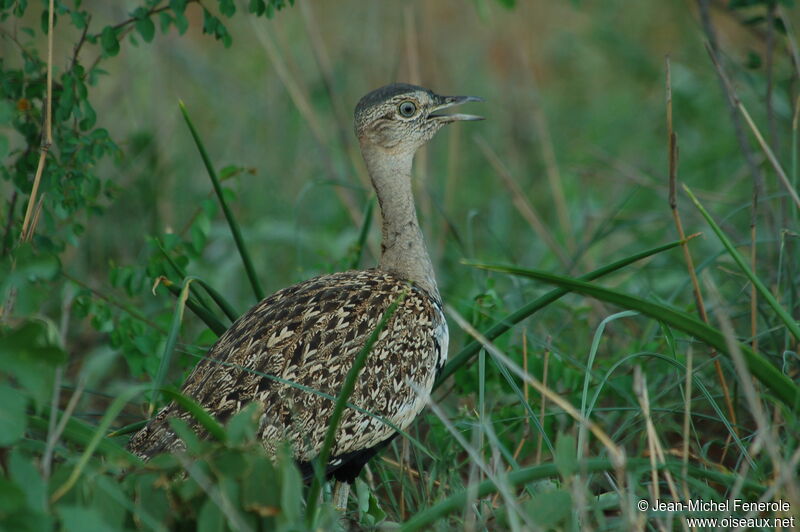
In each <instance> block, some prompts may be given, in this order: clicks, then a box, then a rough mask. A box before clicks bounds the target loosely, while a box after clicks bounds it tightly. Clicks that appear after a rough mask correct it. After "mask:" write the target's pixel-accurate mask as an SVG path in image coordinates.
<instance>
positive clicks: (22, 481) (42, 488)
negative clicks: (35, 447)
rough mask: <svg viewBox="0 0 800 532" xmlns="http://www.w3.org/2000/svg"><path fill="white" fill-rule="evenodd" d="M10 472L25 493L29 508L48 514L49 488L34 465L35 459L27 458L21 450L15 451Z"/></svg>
mask: <svg viewBox="0 0 800 532" xmlns="http://www.w3.org/2000/svg"><path fill="white" fill-rule="evenodd" d="M8 472H9V476H10V477H11V479H12V480H13V481H14V482H16V483H17V485H18V486H19V487H20V489H21V490H22V491H23V492H24V493H25V500H26V503H27V506H28V508H29V509H31V510H34V511H38V512H43V513H44V512H47V486H46V485H45V482H44V479H42V476H41V475H40V474H39V470H38V469H37V468H36V466H35V465H34V464H33V459H32V458H30V457H28V456H25V455H24V454H23V453H22V451H20V450H19V449H13V450H12V451H11V459H10V460H9V462H8Z"/></svg>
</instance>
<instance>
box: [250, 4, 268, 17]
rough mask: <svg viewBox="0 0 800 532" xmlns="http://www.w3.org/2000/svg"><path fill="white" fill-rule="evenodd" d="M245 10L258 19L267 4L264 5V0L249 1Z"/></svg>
mask: <svg viewBox="0 0 800 532" xmlns="http://www.w3.org/2000/svg"><path fill="white" fill-rule="evenodd" d="M247 10H248V11H249V12H250V13H255V14H256V16H257V17H260V16H261V15H263V14H264V13H265V12H266V10H267V4H265V3H264V0H250V3H249V4H248V6H247Z"/></svg>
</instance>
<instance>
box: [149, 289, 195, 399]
mask: <svg viewBox="0 0 800 532" xmlns="http://www.w3.org/2000/svg"><path fill="white" fill-rule="evenodd" d="M191 284H192V280H191V279H188V280H186V281H185V282H184V283H183V287H182V288H181V291H180V294H179V295H178V300H177V301H176V302H175V310H174V311H173V313H172V323H171V324H170V326H169V333H168V334H167V341H166V343H165V344H164V352H163V353H162V355H161V363H160V364H159V365H158V373H156V378H155V380H154V381H153V383H152V385H151V392H152V393H151V395H150V413H152V412H153V410H154V409H155V405H156V399H157V398H158V395H157V393H156V392H157V391H158V390H160V389H161V388H163V386H164V381H165V380H166V378H167V372H169V368H170V366H171V365H172V356H173V355H174V353H175V344H176V343H177V342H178V335H179V334H180V332H181V323H182V322H183V310H184V308H185V305H186V299H187V298H188V297H189V287H190V286H191Z"/></svg>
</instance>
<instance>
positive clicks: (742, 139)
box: [697, 0, 764, 190]
mask: <svg viewBox="0 0 800 532" xmlns="http://www.w3.org/2000/svg"><path fill="white" fill-rule="evenodd" d="M697 5H698V8H699V10H700V21H701V23H702V26H703V32H704V33H705V35H706V39H707V40H708V43H707V48H709V49H710V50H711V58H712V61H714V64H715V66H716V67H717V79H718V81H719V84H720V88H721V89H722V93H723V94H724V95H725V102H726V103H727V105H728V113H729V114H730V117H731V123H732V124H733V131H734V134H735V135H736V141H737V142H738V144H739V149H740V150H741V152H742V153H743V154H744V158H745V161H746V163H747V167H748V168H749V169H750V173H751V174H752V176H753V179H754V185H753V186H756V187H758V188H759V190H760V189H761V188H762V187H763V183H764V173H763V172H762V171H761V168H760V167H759V166H758V162H757V161H756V158H755V155H754V154H753V150H752V149H751V147H750V143H749V142H747V137H746V136H745V134H744V127H743V126H742V122H741V120H740V119H739V114H738V113H737V112H736V107H737V106H736V96H735V94H734V93H733V90H732V88H731V86H730V83H728V81H727V78H726V77H725V74H724V72H723V71H722V69H721V68H719V65H718V64H717V62H716V57H717V53H718V51H719V44H718V42H717V34H716V32H715V31H714V26H713V24H712V23H711V15H710V13H709V9H708V0H697Z"/></svg>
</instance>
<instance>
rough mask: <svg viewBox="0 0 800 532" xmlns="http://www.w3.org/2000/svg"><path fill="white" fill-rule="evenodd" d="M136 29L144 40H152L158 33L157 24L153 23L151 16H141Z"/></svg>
mask: <svg viewBox="0 0 800 532" xmlns="http://www.w3.org/2000/svg"><path fill="white" fill-rule="evenodd" d="M136 31H137V32H139V35H141V36H142V39H144V42H150V41H152V40H153V36H154V35H155V34H156V25H155V24H153V20H152V19H151V18H150V17H145V18H140V19H138V20H137V21H136Z"/></svg>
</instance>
